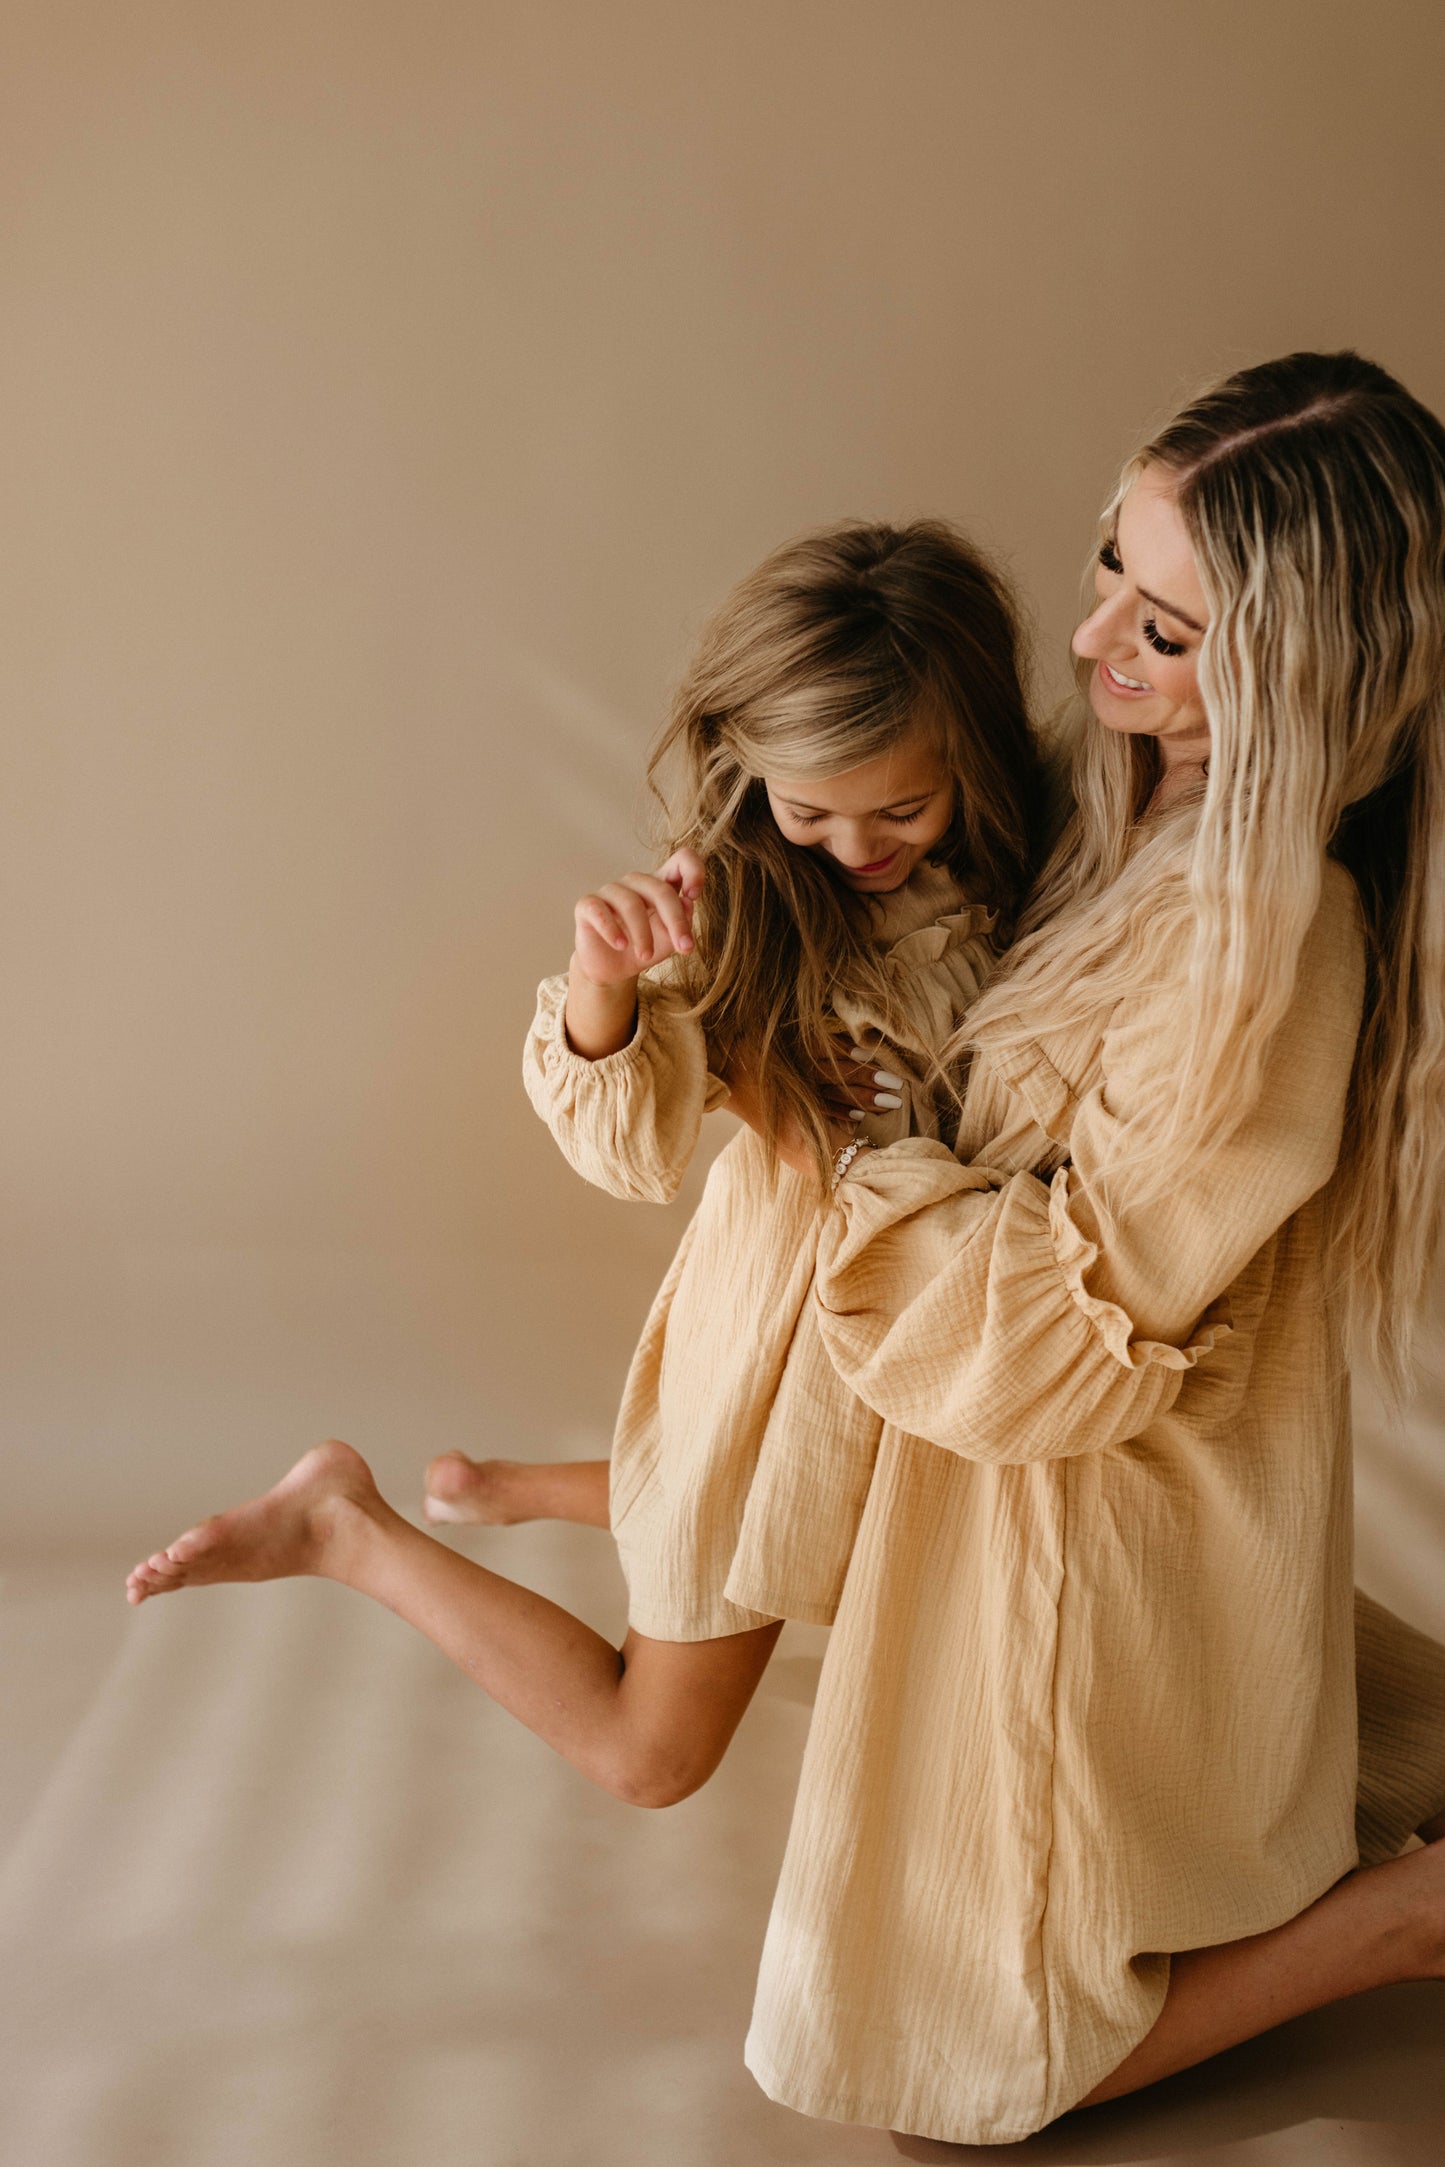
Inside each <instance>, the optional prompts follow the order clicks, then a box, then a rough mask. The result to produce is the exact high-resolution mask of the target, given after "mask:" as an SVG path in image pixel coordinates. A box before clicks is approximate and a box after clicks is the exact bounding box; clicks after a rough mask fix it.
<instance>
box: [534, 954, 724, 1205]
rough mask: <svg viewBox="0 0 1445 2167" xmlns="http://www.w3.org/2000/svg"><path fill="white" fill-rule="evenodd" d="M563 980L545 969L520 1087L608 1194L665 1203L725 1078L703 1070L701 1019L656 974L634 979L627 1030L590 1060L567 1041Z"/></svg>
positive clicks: (581, 1168) (566, 1150) (568, 1153)
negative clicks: (619, 1042)
mask: <svg viewBox="0 0 1445 2167" xmlns="http://www.w3.org/2000/svg"><path fill="white" fill-rule="evenodd" d="M566 1008H567V980H566V978H565V976H560V975H559V976H558V977H555V978H547V979H544V980H543V982H542V984H541V986H540V987H539V988H538V990H537V1009H536V1014H535V1016H534V1018H533V1021H532V1028H531V1030H530V1031H529V1033H528V1035H527V1044H526V1048H525V1050H524V1053H523V1059H522V1075H523V1081H524V1083H525V1085H526V1088H527V1095H528V1097H529V1098H530V1099H531V1101H532V1104H533V1106H534V1107H535V1108H536V1110H537V1112H538V1113H539V1114H540V1115H541V1117H542V1119H543V1120H544V1121H545V1122H546V1123H547V1126H548V1127H549V1128H550V1130H551V1131H552V1134H553V1136H554V1137H555V1139H556V1141H557V1143H558V1145H559V1146H560V1148H561V1150H562V1152H563V1154H564V1156H565V1157H566V1158H567V1160H568V1162H569V1163H570V1164H571V1165H572V1166H573V1167H575V1168H576V1170H577V1172H578V1173H579V1174H581V1175H582V1176H583V1178H584V1179H585V1180H587V1181H590V1182H592V1183H593V1184H594V1186H596V1187H597V1188H600V1189H605V1190H606V1191H607V1192H608V1194H609V1195H611V1196H620V1197H625V1198H628V1199H630V1200H639V1201H645V1202H649V1203H668V1202H670V1201H671V1199H672V1197H674V1196H675V1195H676V1193H677V1189H678V1186H679V1184H680V1182H681V1180H682V1177H683V1174H684V1172H685V1171H686V1168H687V1163H688V1160H689V1159H690V1158H691V1156H692V1152H693V1149H694V1147H695V1145H696V1143H697V1136H698V1129H699V1126H700V1124H701V1121H702V1116H703V1114H704V1113H706V1112H707V1111H708V1110H709V1109H710V1108H712V1107H714V1106H718V1105H721V1104H722V1103H723V1101H724V1100H725V1099H726V1097H727V1086H726V1084H724V1083H723V1082H722V1081H721V1079H720V1078H718V1077H716V1076H713V1075H711V1074H709V1072H708V1067H707V1047H706V1043H705V1040H704V1037H703V1032H702V1029H701V1026H700V1025H699V1024H698V1023H696V1021H695V1020H694V1019H693V1018H691V1017H690V1016H688V1015H687V1013H686V1009H685V1005H684V1004H683V1002H682V1000H681V998H680V997H679V996H678V995H677V994H675V993H673V992H671V991H670V989H668V988H667V987H666V986H664V985H662V984H659V983H658V982H657V981H656V980H651V979H648V978H643V979H641V980H639V982H638V988H637V1021H636V1024H635V1026H634V1029H633V1033H632V1037H631V1038H630V1039H629V1040H628V1042H627V1044H626V1045H625V1046H620V1047H619V1048H618V1049H617V1051H616V1052H615V1053H609V1054H604V1055H602V1056H601V1058H600V1059H598V1060H595V1061H594V1060H589V1059H588V1058H587V1057H586V1055H585V1054H580V1053H578V1052H577V1051H576V1050H575V1048H573V1047H572V1046H570V1045H569V1044H568V1042H567V1031H566V1020H565V1019H566Z"/></svg>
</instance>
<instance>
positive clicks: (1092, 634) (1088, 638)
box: [1071, 595, 1123, 662]
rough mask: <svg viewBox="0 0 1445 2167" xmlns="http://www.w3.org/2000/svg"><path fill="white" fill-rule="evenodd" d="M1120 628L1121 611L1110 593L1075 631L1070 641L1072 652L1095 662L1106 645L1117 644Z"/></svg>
mask: <svg viewBox="0 0 1445 2167" xmlns="http://www.w3.org/2000/svg"><path fill="white" fill-rule="evenodd" d="M1122 628H1123V613H1122V611H1121V610H1120V608H1119V605H1118V603H1117V602H1116V600H1115V598H1114V597H1113V596H1112V595H1110V596H1109V598H1108V599H1107V600H1106V601H1103V602H1100V603H1099V605H1098V607H1097V608H1096V609H1093V610H1091V611H1090V612H1089V614H1088V616H1087V617H1086V618H1085V619H1084V621H1083V623H1082V624H1081V625H1080V626H1079V628H1078V630H1077V631H1076V632H1075V634H1074V637H1073V640H1072V642H1071V644H1072V646H1073V650H1074V653H1075V654H1076V655H1081V656H1082V657H1083V659H1084V660H1085V661H1086V662H1097V661H1098V660H1099V658H1100V656H1101V655H1102V654H1103V653H1104V650H1105V649H1106V648H1107V647H1109V646H1111V645H1117V644H1118V639H1119V634H1120V631H1121V630H1122Z"/></svg>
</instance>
